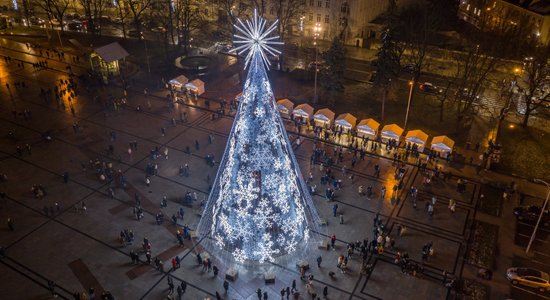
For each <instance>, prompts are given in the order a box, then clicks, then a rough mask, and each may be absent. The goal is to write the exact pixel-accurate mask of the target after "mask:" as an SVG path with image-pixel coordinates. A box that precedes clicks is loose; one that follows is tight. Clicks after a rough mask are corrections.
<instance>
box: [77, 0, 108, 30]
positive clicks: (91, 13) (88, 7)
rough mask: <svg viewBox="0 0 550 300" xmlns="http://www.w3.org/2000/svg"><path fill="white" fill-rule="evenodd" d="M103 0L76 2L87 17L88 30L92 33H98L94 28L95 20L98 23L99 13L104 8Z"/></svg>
mask: <svg viewBox="0 0 550 300" xmlns="http://www.w3.org/2000/svg"><path fill="white" fill-rule="evenodd" d="M105 2H106V1H105V0H78V3H79V4H80V5H81V6H82V8H83V9H84V15H85V16H86V19H88V24H87V26H88V28H87V29H88V32H91V33H92V35H95V34H97V33H98V31H97V30H96V27H97V25H99V24H96V22H98V23H99V20H100V19H101V15H102V14H103V9H104V8H105Z"/></svg>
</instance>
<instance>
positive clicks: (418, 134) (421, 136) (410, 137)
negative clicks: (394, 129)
mask: <svg viewBox="0 0 550 300" xmlns="http://www.w3.org/2000/svg"><path fill="white" fill-rule="evenodd" d="M405 140H407V141H411V142H415V143H420V144H426V143H427V142H428V135H427V134H426V133H425V132H424V131H422V130H418V129H416V130H409V132H407V136H406V137H405Z"/></svg>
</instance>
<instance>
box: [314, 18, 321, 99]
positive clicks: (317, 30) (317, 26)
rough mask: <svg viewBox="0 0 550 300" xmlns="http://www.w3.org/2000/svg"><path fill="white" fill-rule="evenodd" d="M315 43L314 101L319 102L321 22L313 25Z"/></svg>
mask: <svg viewBox="0 0 550 300" xmlns="http://www.w3.org/2000/svg"><path fill="white" fill-rule="evenodd" d="M313 32H314V33H313V39H314V41H313V45H314V46H315V63H314V67H315V87H314V89H313V103H317V100H318V97H317V72H318V71H319V66H318V63H317V54H318V52H319V51H318V49H317V48H318V47H317V38H319V33H320V32H321V23H316V24H315V27H313Z"/></svg>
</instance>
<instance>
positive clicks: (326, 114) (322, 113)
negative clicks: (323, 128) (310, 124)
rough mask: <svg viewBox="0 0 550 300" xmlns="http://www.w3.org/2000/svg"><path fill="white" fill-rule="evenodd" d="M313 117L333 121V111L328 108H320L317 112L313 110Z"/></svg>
mask: <svg viewBox="0 0 550 300" xmlns="http://www.w3.org/2000/svg"><path fill="white" fill-rule="evenodd" d="M313 118H315V119H322V120H325V121H333V120H334V112H333V111H332V110H330V109H328V108H321V109H320V110H318V111H317V112H315V115H314V116H313Z"/></svg>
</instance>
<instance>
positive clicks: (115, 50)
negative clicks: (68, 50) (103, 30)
mask: <svg viewBox="0 0 550 300" xmlns="http://www.w3.org/2000/svg"><path fill="white" fill-rule="evenodd" d="M94 52H95V53H97V55H99V57H101V59H103V60H104V61H105V62H106V63H110V62H113V61H115V60H119V59H123V58H125V57H126V56H128V52H126V50H124V48H122V46H120V44H119V43H118V42H114V43H110V44H108V45H105V46H101V47H99V48H95V49H94Z"/></svg>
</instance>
